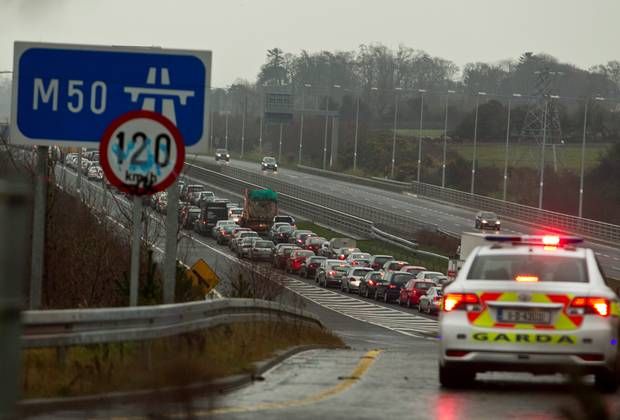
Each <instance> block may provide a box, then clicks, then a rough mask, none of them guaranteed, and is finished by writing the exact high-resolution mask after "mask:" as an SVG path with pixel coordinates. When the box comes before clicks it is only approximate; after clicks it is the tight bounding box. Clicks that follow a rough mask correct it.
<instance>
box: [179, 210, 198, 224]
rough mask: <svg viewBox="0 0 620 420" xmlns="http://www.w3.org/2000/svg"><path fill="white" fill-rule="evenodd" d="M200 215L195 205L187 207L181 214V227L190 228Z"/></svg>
mask: <svg viewBox="0 0 620 420" xmlns="http://www.w3.org/2000/svg"><path fill="white" fill-rule="evenodd" d="M199 217H200V209H199V208H198V207H195V206H191V207H188V209H187V212H185V213H184V215H183V221H182V225H181V226H182V227H183V229H192V228H193V227H194V223H195V222H196V220H198V218H199Z"/></svg>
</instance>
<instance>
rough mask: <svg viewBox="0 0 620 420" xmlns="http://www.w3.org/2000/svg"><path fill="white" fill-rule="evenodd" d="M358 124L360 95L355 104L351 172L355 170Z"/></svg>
mask: <svg viewBox="0 0 620 420" xmlns="http://www.w3.org/2000/svg"><path fill="white" fill-rule="evenodd" d="M359 122H360V95H359V94H358V95H357V100H356V104H355V138H354V140H353V170H354V171H355V170H357V133H358V128H359Z"/></svg>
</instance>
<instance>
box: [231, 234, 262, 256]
mask: <svg viewBox="0 0 620 420" xmlns="http://www.w3.org/2000/svg"><path fill="white" fill-rule="evenodd" d="M246 238H260V236H258V233H256V232H254V231H252V230H250V231H238V232H237V233H236V234H235V235H234V236H233V237H232V239H231V240H230V241H229V242H228V247H229V248H230V250H231V251H233V252H238V249H237V248H239V245H240V244H241V241H242V240H244V239H246Z"/></svg>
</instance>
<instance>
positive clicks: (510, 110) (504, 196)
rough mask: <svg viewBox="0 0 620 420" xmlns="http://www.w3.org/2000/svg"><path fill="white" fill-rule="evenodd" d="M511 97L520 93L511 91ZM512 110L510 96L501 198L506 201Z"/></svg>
mask: <svg viewBox="0 0 620 420" xmlns="http://www.w3.org/2000/svg"><path fill="white" fill-rule="evenodd" d="M512 96H513V97H515V98H516V97H520V96H521V94H520V93H513V94H512ZM511 112H512V98H508V117H507V119H508V120H507V123H506V149H505V151H504V187H503V192H502V199H503V200H504V201H506V197H507V192H508V151H509V144H510V114H511Z"/></svg>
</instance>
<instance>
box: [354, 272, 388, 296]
mask: <svg viewBox="0 0 620 420" xmlns="http://www.w3.org/2000/svg"><path fill="white" fill-rule="evenodd" d="M384 281H385V276H384V273H383V271H369V272H368V273H367V274H366V276H364V278H362V279H360V284H359V286H358V287H359V290H358V293H359V295H360V296H365V297H367V298H374V297H375V293H376V292H377V286H378V285H379V284H381V283H383V282H384Z"/></svg>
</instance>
